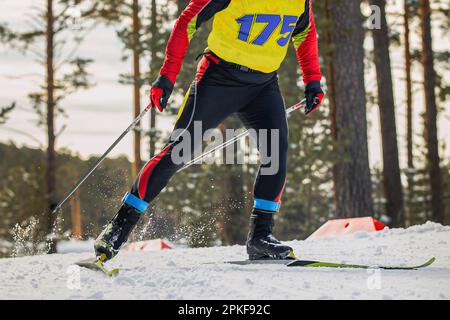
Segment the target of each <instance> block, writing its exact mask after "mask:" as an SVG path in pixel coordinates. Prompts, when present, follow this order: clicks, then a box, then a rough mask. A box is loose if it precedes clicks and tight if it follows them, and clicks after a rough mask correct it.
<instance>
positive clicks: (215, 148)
mask: <svg viewBox="0 0 450 320" xmlns="http://www.w3.org/2000/svg"><path fill="white" fill-rule="evenodd" d="M305 103H306V99H303V100H302V101H300V102H299V103H297V104H295V105H293V106H292V107H290V108H288V109H286V114H289V113H291V112H292V111H294V110H297V109H299V108H302V107H305ZM249 134H250V132H249V131H248V130H246V131H244V132H241V133H240V134H238V135H237V136H235V137H233V138H231V139H230V140H227V141H225V142H224V143H222V144H221V145H218V146H216V147H214V148H212V149H211V150H209V151H207V152H205V153H203V154H202V155H199V156H198V157H196V158H194V159H192V160H191V161H189V162H187V163H186V164H185V165H184V166H183V167H181V168H180V169H179V170H178V171H177V172H180V171H182V170H184V169H187V168H189V167H190V166H192V165H193V164H196V163H197V162H199V161H200V160H202V159H203V158H205V157H206V156H208V155H210V154H212V153H214V152H216V151H218V150H222V149H223V148H226V147H228V146H229V145H231V144H233V143H235V142H236V141H238V140H240V139H242V138H244V137H246V136H248V135H249Z"/></svg>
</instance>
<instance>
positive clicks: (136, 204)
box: [122, 192, 149, 213]
mask: <svg viewBox="0 0 450 320" xmlns="http://www.w3.org/2000/svg"><path fill="white" fill-rule="evenodd" d="M122 203H126V204H128V205H130V206H132V207H133V208H135V209H136V210H138V211H140V212H141V213H144V212H145V210H147V208H148V205H149V203H148V202H145V201H144V200H142V199H140V198H138V197H136V196H135V195H133V194H131V193H129V192H127V193H125V196H124V197H123V199H122Z"/></svg>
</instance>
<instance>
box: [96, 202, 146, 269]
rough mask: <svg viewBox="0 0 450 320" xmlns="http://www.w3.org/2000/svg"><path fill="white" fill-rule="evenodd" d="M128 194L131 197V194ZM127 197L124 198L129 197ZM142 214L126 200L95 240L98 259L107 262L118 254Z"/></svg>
mask: <svg viewBox="0 0 450 320" xmlns="http://www.w3.org/2000/svg"><path fill="white" fill-rule="evenodd" d="M127 195H128V196H129V197H130V194H127ZM126 197H127V196H126ZM126 197H125V198H124V199H127V198H126ZM128 199H129V198H128ZM141 214H142V212H140V211H139V210H137V209H136V208H135V207H133V206H131V205H129V204H128V203H126V202H125V201H124V203H123V204H122V206H121V207H120V209H119V211H118V212H117V214H116V215H115V216H114V218H113V219H112V220H111V221H109V222H108V224H107V225H106V227H105V229H104V230H103V231H102V233H101V234H100V235H99V236H98V238H97V239H96V240H95V243H94V250H95V255H96V257H97V259H98V260H100V261H101V262H105V261H108V260H111V259H112V258H114V257H115V256H116V255H117V253H118V252H119V250H120V248H121V247H122V245H123V244H124V243H125V242H127V240H128V237H129V235H130V233H131V231H133V229H134V227H135V226H136V224H137V222H138V221H139V218H140V217H141Z"/></svg>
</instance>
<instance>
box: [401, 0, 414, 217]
mask: <svg viewBox="0 0 450 320" xmlns="http://www.w3.org/2000/svg"><path fill="white" fill-rule="evenodd" d="M403 24H404V28H405V33H404V42H405V79H406V146H407V147H406V149H407V158H408V171H407V179H408V210H406V212H405V213H407V215H406V217H405V219H406V224H407V225H410V224H411V220H412V214H411V208H412V200H413V199H412V197H413V192H414V177H413V170H414V157H413V129H412V128H413V109H412V81H411V61H412V60H411V48H410V41H409V5H408V1H407V0H404V14H403Z"/></svg>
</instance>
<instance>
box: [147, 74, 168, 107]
mask: <svg viewBox="0 0 450 320" xmlns="http://www.w3.org/2000/svg"><path fill="white" fill-rule="evenodd" d="M172 90H173V83H172V81H170V80H169V78H167V77H166V76H163V75H159V77H158V79H156V81H155V82H153V84H152V88H151V89H150V107H151V108H153V107H157V108H158V110H159V112H162V111H163V110H164V109H165V108H166V106H167V101H169V97H170V95H171V94H172Z"/></svg>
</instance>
